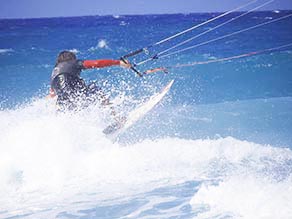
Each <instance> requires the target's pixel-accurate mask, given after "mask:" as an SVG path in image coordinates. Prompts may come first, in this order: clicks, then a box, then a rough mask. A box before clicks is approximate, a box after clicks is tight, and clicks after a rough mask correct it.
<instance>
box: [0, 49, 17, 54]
mask: <svg viewBox="0 0 292 219" xmlns="http://www.w3.org/2000/svg"><path fill="white" fill-rule="evenodd" d="M13 51H14V50H13V49H0V54H4V53H9V52H13Z"/></svg>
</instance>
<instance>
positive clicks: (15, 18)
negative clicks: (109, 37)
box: [0, 9, 292, 20]
mask: <svg viewBox="0 0 292 219" xmlns="http://www.w3.org/2000/svg"><path fill="white" fill-rule="evenodd" d="M285 11H292V9H273V10H257V11H254V12H253V13H255V12H275V13H280V12H285ZM224 12H226V11H214V12H178V13H149V14H104V15H99V14H96V15H72V16H71V15H69V16H52V17H47V16H44V17H11V18H10V17H3V18H2V17H0V20H30V19H56V18H78V17H109V16H112V17H114V16H124V17H126V16H145V15H154V16H155V15H178V14H182V15H189V14H213V13H215V14H217V13H224ZM244 12H246V11H234V12H232V13H231V14H233V13H244Z"/></svg>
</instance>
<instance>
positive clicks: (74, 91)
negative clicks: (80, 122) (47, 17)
mask: <svg viewBox="0 0 292 219" xmlns="http://www.w3.org/2000/svg"><path fill="white" fill-rule="evenodd" d="M109 66H121V67H125V68H130V67H131V65H130V63H129V62H128V61H122V60H108V59H105V60H78V59H77V58H76V55H75V54H74V53H73V52H70V51H62V52H60V53H59V55H58V57H57V60H56V65H55V68H54V70H53V72H52V75H51V88H50V94H49V96H50V97H55V96H57V106H58V109H59V110H61V111H64V110H78V109H80V108H84V107H86V106H88V105H89V104H91V103H93V102H96V101H97V100H99V101H100V102H101V104H102V105H108V104H109V100H108V98H106V96H105V94H104V93H103V91H102V90H101V89H100V88H99V87H97V86H96V85H95V84H94V83H91V84H88V85H87V84H86V83H85V81H84V80H83V79H82V78H81V76H80V73H81V71H82V70H85V69H92V68H103V67H109Z"/></svg>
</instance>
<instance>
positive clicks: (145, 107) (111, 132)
mask: <svg viewBox="0 0 292 219" xmlns="http://www.w3.org/2000/svg"><path fill="white" fill-rule="evenodd" d="M173 82H174V80H171V81H170V82H169V83H168V84H167V85H166V86H165V87H164V88H163V89H162V91H161V92H160V93H157V94H154V95H153V96H151V97H150V98H149V100H148V101H146V102H145V103H143V104H141V105H140V106H138V107H137V108H136V109H134V110H133V111H131V112H130V113H129V114H128V116H127V118H126V119H125V120H124V121H123V122H120V123H114V124H112V125H109V126H108V127H106V128H105V129H104V130H103V133H104V134H106V136H107V137H108V138H109V139H111V140H112V141H116V139H117V138H118V136H119V135H121V134H122V133H124V132H125V131H126V130H128V129H129V128H130V127H131V126H133V125H134V124H135V123H136V122H137V121H138V120H140V119H142V118H143V117H144V116H145V115H146V114H147V113H148V112H149V111H150V110H151V109H152V108H153V107H154V106H156V104H158V103H159V102H160V101H161V100H162V99H163V97H164V96H165V95H166V94H167V92H168V91H169V90H170V88H171V86H172V84H173Z"/></svg>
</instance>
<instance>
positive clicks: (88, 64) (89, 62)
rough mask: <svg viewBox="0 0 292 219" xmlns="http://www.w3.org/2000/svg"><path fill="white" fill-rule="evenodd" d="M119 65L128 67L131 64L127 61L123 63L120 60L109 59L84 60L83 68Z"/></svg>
mask: <svg viewBox="0 0 292 219" xmlns="http://www.w3.org/2000/svg"><path fill="white" fill-rule="evenodd" d="M115 65H118V66H121V67H124V68H130V67H131V64H130V63H129V62H127V63H125V62H123V61H122V60H110V59H101V60H84V61H83V68H84V69H89V68H104V67H109V66H115Z"/></svg>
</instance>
